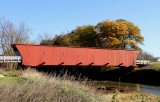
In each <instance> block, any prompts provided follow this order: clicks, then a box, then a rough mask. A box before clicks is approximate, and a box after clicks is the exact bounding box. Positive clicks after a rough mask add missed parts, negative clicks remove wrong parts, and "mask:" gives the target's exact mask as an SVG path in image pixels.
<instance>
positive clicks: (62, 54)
mask: <svg viewBox="0 0 160 102" xmlns="http://www.w3.org/2000/svg"><path fill="white" fill-rule="evenodd" d="M12 47H13V49H14V51H15V52H16V54H17V55H20V56H21V57H22V62H21V63H22V65H23V66H58V65H61V66H76V65H79V66H125V67H129V66H132V67H134V66H136V58H137V55H138V53H139V51H136V50H113V49H98V48H81V47H60V46H42V45H30V44H13V45H12Z"/></svg>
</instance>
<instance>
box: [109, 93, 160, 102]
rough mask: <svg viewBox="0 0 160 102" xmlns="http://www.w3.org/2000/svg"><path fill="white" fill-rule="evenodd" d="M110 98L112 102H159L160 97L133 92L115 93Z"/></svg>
mask: <svg viewBox="0 0 160 102" xmlns="http://www.w3.org/2000/svg"><path fill="white" fill-rule="evenodd" d="M106 97H109V98H110V99H112V100H110V102H111V101H112V102H159V101H160V97H158V96H156V95H153V94H148V93H141V92H132V93H115V94H113V95H112V98H111V95H107V96H106Z"/></svg>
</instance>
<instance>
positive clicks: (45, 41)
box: [39, 33, 54, 45]
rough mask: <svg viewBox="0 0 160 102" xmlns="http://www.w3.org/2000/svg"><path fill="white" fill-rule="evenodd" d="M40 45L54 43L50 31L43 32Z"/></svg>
mask: <svg viewBox="0 0 160 102" xmlns="http://www.w3.org/2000/svg"><path fill="white" fill-rule="evenodd" d="M39 37H40V45H53V43H54V41H53V40H52V38H51V37H50V36H49V34H48V33H44V34H41V35H40V36H39Z"/></svg>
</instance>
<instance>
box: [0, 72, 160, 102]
mask: <svg viewBox="0 0 160 102" xmlns="http://www.w3.org/2000/svg"><path fill="white" fill-rule="evenodd" d="M0 74H1V76H3V77H0V101H8V102H10V101H12V102H22V101H23V102H27V101H53V102H61V101H65V102H115V101H117V100H119V101H122V100H125V101H126V100H129V101H139V100H142V101H157V100H160V97H159V96H156V95H153V94H148V93H142V92H140V91H132V92H128V93H123V92H121V91H119V90H118V89H115V90H114V92H110V93H103V92H102V91H101V90H98V89H97V87H94V86H92V85H93V84H94V85H95V86H97V85H96V84H95V83H93V82H92V85H89V84H87V82H86V80H80V79H79V80H77V79H76V78H74V77H73V76H67V75H64V76H63V77H59V76H57V75H56V76H54V77H53V75H52V76H50V75H49V76H48V75H46V74H44V73H40V72H37V71H35V70H25V71H23V72H21V71H4V70H3V71H0ZM133 96H134V97H133Z"/></svg>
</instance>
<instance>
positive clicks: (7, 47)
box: [0, 18, 30, 55]
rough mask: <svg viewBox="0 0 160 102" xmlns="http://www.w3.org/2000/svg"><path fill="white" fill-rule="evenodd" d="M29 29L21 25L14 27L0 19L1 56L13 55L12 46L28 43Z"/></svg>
mask: <svg viewBox="0 0 160 102" xmlns="http://www.w3.org/2000/svg"><path fill="white" fill-rule="evenodd" d="M29 34H30V29H29V28H28V27H27V26H26V25H25V24H24V23H21V24H19V26H18V27H17V26H15V25H14V24H13V23H12V22H10V21H9V20H6V19H5V18H1V19H0V49H1V54H3V55H13V54H14V53H13V50H12V48H11V45H12V44H23V43H29Z"/></svg>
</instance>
